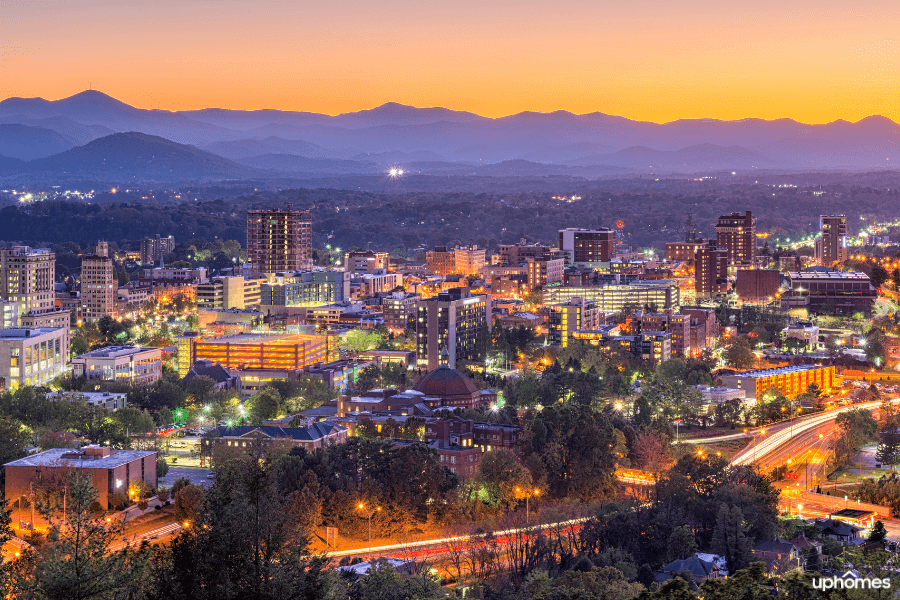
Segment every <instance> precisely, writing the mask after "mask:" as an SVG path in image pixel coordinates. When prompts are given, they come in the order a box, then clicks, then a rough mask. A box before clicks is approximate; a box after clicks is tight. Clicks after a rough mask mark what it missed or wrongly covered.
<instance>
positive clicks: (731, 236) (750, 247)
mask: <svg viewBox="0 0 900 600" xmlns="http://www.w3.org/2000/svg"><path fill="white" fill-rule="evenodd" d="M716 247H717V248H719V249H724V250H727V251H728V264H730V265H739V264H746V263H752V262H753V259H754V258H756V217H754V216H753V213H751V212H750V211H749V210H748V211H747V213H746V214H743V215H742V214H741V213H736V212H735V213H731V214H730V215H722V216H721V217H719V222H718V223H716Z"/></svg>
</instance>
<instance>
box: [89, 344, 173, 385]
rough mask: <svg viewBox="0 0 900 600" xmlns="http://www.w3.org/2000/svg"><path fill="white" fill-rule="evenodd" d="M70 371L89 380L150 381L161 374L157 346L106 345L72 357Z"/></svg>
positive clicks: (160, 357)
mask: <svg viewBox="0 0 900 600" xmlns="http://www.w3.org/2000/svg"><path fill="white" fill-rule="evenodd" d="M72 375H73V376H75V377H87V379H88V380H89V381H98V380H99V381H120V380H130V381H140V382H144V383H152V382H154V381H156V380H158V379H159V378H160V376H161V375H162V349H161V348H134V347H131V346H107V347H105V348H99V349H97V350H94V351H92V352H88V353H87V354H82V355H81V356H78V357H75V358H73V359H72Z"/></svg>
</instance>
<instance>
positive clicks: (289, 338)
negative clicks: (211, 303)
mask: <svg viewBox="0 0 900 600" xmlns="http://www.w3.org/2000/svg"><path fill="white" fill-rule="evenodd" d="M316 337H317V336H314V335H303V334H299V333H235V334H233V335H224V336H222V337H217V338H210V339H207V340H203V342H204V343H207V344H261V343H262V344H286V345H293V344H300V343H303V342H310V341H314V338H316ZM323 339H324V338H323Z"/></svg>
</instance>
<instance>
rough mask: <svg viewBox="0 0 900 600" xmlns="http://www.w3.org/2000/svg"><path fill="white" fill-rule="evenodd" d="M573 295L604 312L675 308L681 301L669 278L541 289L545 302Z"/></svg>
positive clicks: (548, 302)
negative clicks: (627, 309) (595, 304)
mask: <svg viewBox="0 0 900 600" xmlns="http://www.w3.org/2000/svg"><path fill="white" fill-rule="evenodd" d="M573 298H581V299H583V300H584V301H585V302H596V303H597V307H598V309H599V310H601V311H603V312H605V313H614V312H622V311H623V310H625V309H626V308H638V309H640V308H645V307H649V308H650V309H652V310H665V309H668V308H677V307H678V306H679V304H680V303H681V290H679V288H678V284H677V283H676V282H673V281H668V280H658V281H634V282H632V283H629V284H627V285H623V284H610V285H601V286H547V287H546V288H544V304H559V303H561V302H568V301H570V300H572V299H573Z"/></svg>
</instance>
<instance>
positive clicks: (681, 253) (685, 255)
mask: <svg viewBox="0 0 900 600" xmlns="http://www.w3.org/2000/svg"><path fill="white" fill-rule="evenodd" d="M706 245H707V244H706V242H705V241H703V240H697V241H694V242H666V260H671V261H675V262H688V261H693V260H694V257H695V256H696V255H697V250H700V249H701V248H703V247H704V246H706Z"/></svg>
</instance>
